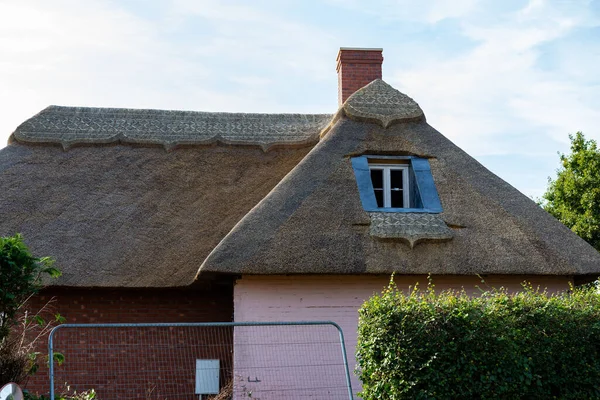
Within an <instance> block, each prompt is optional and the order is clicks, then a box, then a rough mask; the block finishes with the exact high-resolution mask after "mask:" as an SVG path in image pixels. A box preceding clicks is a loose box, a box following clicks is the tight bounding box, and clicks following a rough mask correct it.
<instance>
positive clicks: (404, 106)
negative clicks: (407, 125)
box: [343, 79, 425, 128]
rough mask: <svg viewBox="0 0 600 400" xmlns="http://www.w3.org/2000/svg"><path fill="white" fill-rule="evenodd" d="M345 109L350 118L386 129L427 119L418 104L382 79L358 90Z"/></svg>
mask: <svg viewBox="0 0 600 400" xmlns="http://www.w3.org/2000/svg"><path fill="white" fill-rule="evenodd" d="M343 107H344V112H345V113H346V115H347V116H348V117H350V118H353V119H356V120H363V121H369V122H376V123H378V124H379V125H381V126H383V127H384V128H387V127H388V126H390V125H391V124H393V123H396V122H399V121H419V120H422V119H424V118H425V115H424V114H423V110H421V107H419V105H418V104H417V102H415V101H414V100H413V99H411V98H410V97H408V96H407V95H405V94H404V93H401V92H399V91H398V90H396V89H394V88H393V87H391V86H390V85H388V84H387V83H385V82H384V81H383V80H381V79H376V80H374V81H373V82H371V83H369V84H368V85H366V86H365V87H363V88H362V89H359V90H357V91H356V92H355V93H354V94H353V95H352V96H350V97H349V98H348V99H347V100H346V102H345V103H344V106H343Z"/></svg>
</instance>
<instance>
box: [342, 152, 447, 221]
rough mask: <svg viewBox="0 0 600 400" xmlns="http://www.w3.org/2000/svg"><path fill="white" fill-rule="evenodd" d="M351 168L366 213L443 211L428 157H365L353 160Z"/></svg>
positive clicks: (433, 212) (435, 212)
mask: <svg viewBox="0 0 600 400" xmlns="http://www.w3.org/2000/svg"><path fill="white" fill-rule="evenodd" d="M352 168H353V169H354V175H355V177H356V183H357V185H358V192H359V194H360V200H361V202H362V205H363V208H364V209H365V211H378V212H404V213H407V212H419V213H432V214H437V213H440V212H442V204H441V203H440V198H439V196H438V193H437V189H436V188H435V184H434V182H433V176H432V175H431V168H430V166H429V161H428V160H427V159H425V158H420V157H414V156H377V155H365V156H359V157H353V158H352Z"/></svg>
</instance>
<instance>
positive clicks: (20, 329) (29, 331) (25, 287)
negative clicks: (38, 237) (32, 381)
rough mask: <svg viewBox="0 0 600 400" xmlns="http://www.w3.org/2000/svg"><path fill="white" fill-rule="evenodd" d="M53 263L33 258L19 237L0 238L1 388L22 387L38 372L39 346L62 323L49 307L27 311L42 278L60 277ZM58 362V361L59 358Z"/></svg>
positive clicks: (41, 285)
mask: <svg viewBox="0 0 600 400" xmlns="http://www.w3.org/2000/svg"><path fill="white" fill-rule="evenodd" d="M53 263H54V261H53V260H52V259H50V258H48V257H42V258H37V257H34V256H33V255H32V254H31V253H30V252H29V249H28V248H27V246H26V245H25V243H24V242H23V238H22V236H21V235H19V234H17V235H15V236H12V237H0V276H1V279H0V386H2V385H4V384H6V383H8V382H11V381H13V382H17V383H22V382H23V381H25V380H26V378H27V377H28V376H29V375H30V374H33V373H35V372H36V371H37V369H38V367H39V360H38V356H39V355H40V353H39V352H36V351H35V350H36V348H37V347H38V342H39V341H40V340H41V339H44V338H45V336H46V335H47V334H48V332H49V331H50V329H51V328H52V326H53V324H55V323H60V322H62V320H63V318H62V317H61V316H60V314H54V315H53V313H52V312H51V311H52V310H51V306H50V304H46V305H45V306H44V307H42V309H40V310H37V311H35V310H34V312H29V311H27V310H26V308H27V307H26V302H27V300H28V299H29V298H30V297H31V296H33V295H34V294H36V293H37V292H38V291H39V290H40V289H41V288H42V287H43V284H42V277H43V276H44V275H48V276H50V277H53V278H56V277H58V276H59V275H60V272H59V271H58V270H57V269H56V268H54V267H53V266H52V265H53ZM47 317H51V318H50V319H48V318H47ZM58 358H59V359H58V361H61V360H62V355H60V354H59V357H58Z"/></svg>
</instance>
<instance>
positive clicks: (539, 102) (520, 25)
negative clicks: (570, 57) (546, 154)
mask: <svg viewBox="0 0 600 400" xmlns="http://www.w3.org/2000/svg"><path fill="white" fill-rule="evenodd" d="M592 20H593V19H592V18H590V17H589V16H588V15H587V14H585V13H583V12H582V10H581V9H580V8H576V9H575V11H574V12H572V13H568V12H564V10H563V12H561V13H559V12H557V10H556V9H555V8H552V7H550V6H548V5H547V4H546V3H545V2H542V1H532V2H530V4H529V5H527V6H526V7H525V8H524V9H522V10H520V11H517V12H514V13H512V14H511V15H510V18H506V16H504V17H503V20H502V23H499V24H496V25H489V24H481V23H478V22H477V19H476V18H469V17H468V16H467V17H465V20H464V21H462V23H461V26H462V33H463V34H464V35H465V36H466V37H468V38H469V39H471V40H473V41H475V43H476V45H475V46H474V47H473V48H472V49H471V50H470V51H467V52H465V53H463V54H460V55H457V56H455V57H450V58H448V57H447V56H445V57H446V58H444V59H442V58H438V59H433V60H431V61H430V62H428V63H427V64H426V65H423V64H419V65H414V66H413V67H411V68H405V69H403V70H399V71H396V72H394V73H393V74H392V79H391V80H392V81H393V82H394V83H395V84H396V85H397V86H401V87H403V88H404V89H405V90H406V91H407V92H408V93H419V98H420V101H421V103H422V105H423V106H424V109H425V110H426V112H427V113H428V115H430V116H431V118H430V120H431V122H432V124H433V125H434V126H436V127H437V128H439V129H440V130H441V131H442V132H444V133H445V134H446V135H447V136H449V137H450V138H452V139H453V140H455V141H456V142H457V143H458V144H459V145H460V146H462V147H464V148H465V149H466V150H467V151H468V152H471V153H473V154H474V155H485V154H519V153H521V154H522V153H526V154H534V153H535V152H537V151H540V150H542V151H547V149H543V148H542V147H543V145H544V144H545V143H544V141H546V142H547V141H548V140H547V139H545V138H548V139H550V142H552V143H555V142H556V141H562V142H563V143H565V144H566V142H567V140H568V139H567V135H566V133H567V132H573V131H575V130H578V129H584V127H591V126H592V124H593V123H594V121H597V120H598V117H599V113H598V108H597V105H598V102H599V101H600V98H599V96H598V94H596V95H595V98H596V100H595V102H594V101H590V97H594V94H593V93H591V90H590V88H589V87H588V86H587V82H586V81H585V80H584V81H577V80H565V79H564V74H563V72H562V71H560V70H548V71H543V70H541V69H540V68H539V65H538V64H539V47H540V46H541V45H544V44H547V43H550V42H553V41H555V40H557V39H560V38H563V37H565V36H568V35H569V34H570V33H571V32H572V31H573V30H574V29H575V28H576V27H580V26H581V24H589V23H590V21H592ZM596 50H598V51H600V45H597V46H596ZM424 51H426V49H425V50H424ZM596 93H597V92H596ZM582 98H585V101H583V100H582ZM515 126H520V127H522V128H523V129H524V130H528V131H529V132H528V134H529V135H531V137H530V138H521V139H519V138H511V139H512V140H507V132H511V131H514V129H515ZM537 128H539V129H537ZM515 139H519V140H521V141H522V142H524V143H529V142H531V141H532V139H533V140H534V141H535V140H537V141H540V146H539V147H538V148H532V147H515V142H514V140H515Z"/></svg>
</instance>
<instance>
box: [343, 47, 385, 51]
mask: <svg viewBox="0 0 600 400" xmlns="http://www.w3.org/2000/svg"><path fill="white" fill-rule="evenodd" d="M342 50H361V51H383V48H378V47H340V51H342Z"/></svg>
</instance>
